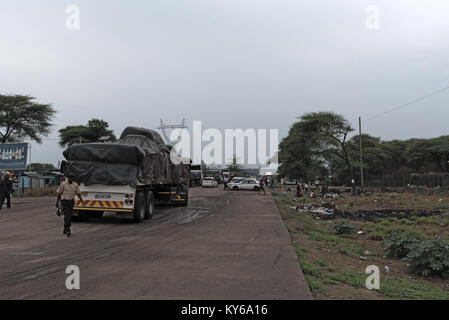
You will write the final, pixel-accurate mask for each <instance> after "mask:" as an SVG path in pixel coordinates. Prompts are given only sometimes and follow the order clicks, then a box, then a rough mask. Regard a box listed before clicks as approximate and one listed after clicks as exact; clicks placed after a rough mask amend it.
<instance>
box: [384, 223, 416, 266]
mask: <svg viewBox="0 0 449 320" xmlns="http://www.w3.org/2000/svg"><path fill="white" fill-rule="evenodd" d="M418 242H419V240H418V239H416V238H415V237H413V236H411V235H409V234H407V233H406V232H404V231H402V230H398V229H396V230H392V231H390V233H389V234H388V237H387V240H385V241H384V242H383V243H382V245H383V246H384V247H386V250H385V251H386V253H387V256H389V257H392V258H399V259H402V258H405V257H406V256H407V254H409V252H410V251H411V250H412V249H413V248H414V247H415V246H416V245H417V244H418Z"/></svg>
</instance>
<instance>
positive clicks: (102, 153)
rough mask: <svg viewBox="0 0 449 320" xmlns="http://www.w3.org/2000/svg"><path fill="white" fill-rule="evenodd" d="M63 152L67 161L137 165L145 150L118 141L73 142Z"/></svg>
mask: <svg viewBox="0 0 449 320" xmlns="http://www.w3.org/2000/svg"><path fill="white" fill-rule="evenodd" d="M63 154H64V157H65V158H66V159H67V160H69V161H72V160H79V161H98V162H109V163H126V164H132V165H139V164H140V163H141V162H142V160H143V158H144V157H145V151H144V150H142V149H141V148H140V147H139V146H136V145H126V144H120V143H84V144H74V145H72V146H70V147H69V148H68V149H67V150H65V151H64V153H63Z"/></svg>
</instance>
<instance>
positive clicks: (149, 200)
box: [145, 191, 154, 220]
mask: <svg viewBox="0 0 449 320" xmlns="http://www.w3.org/2000/svg"><path fill="white" fill-rule="evenodd" d="M145 200H146V207H145V220H148V219H151V218H153V211H154V195H153V191H147V192H146V193H145Z"/></svg>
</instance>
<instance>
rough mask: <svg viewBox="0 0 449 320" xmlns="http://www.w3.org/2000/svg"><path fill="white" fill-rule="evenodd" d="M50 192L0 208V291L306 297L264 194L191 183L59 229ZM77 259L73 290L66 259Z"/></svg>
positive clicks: (8, 294) (17, 295)
mask: <svg viewBox="0 0 449 320" xmlns="http://www.w3.org/2000/svg"><path fill="white" fill-rule="evenodd" d="M54 202H55V199H53V198H41V199H26V200H23V201H22V202H20V203H17V202H16V203H15V204H14V206H13V208H12V209H10V210H5V209H3V210H0V299H310V298H311V294H310V292H309V289H308V287H307V285H306V283H305V281H304V277H303V275H302V272H301V270H300V267H299V264H298V262H297V260H296V255H295V253H294V251H293V248H292V246H291V244H290V239H289V235H288V233H287V230H286V228H285V226H284V225H283V223H282V220H281V218H280V216H279V213H278V211H277V208H276V206H275V204H274V202H273V199H272V198H271V196H270V195H266V196H258V195H257V193H254V192H234V191H227V192H224V191H222V190H221V188H219V189H201V188H193V189H191V194H190V204H189V206H188V207H187V208H186V207H168V206H158V207H157V208H156V213H155V216H154V218H153V220H150V221H146V222H144V223H142V224H134V223H131V222H129V221H128V220H125V219H123V218H122V219H120V218H117V217H116V216H114V215H113V214H112V215H108V216H105V217H103V218H102V219H96V220H91V221H89V222H78V223H76V222H75V223H74V225H73V227H72V232H73V234H72V237H70V238H67V237H65V236H63V235H62V218H58V217H57V216H56V214H55V208H54ZM72 264H74V265H77V266H78V267H79V268H80V274H81V277H80V278H81V288H80V290H67V289H66V287H65V281H66V277H67V276H68V275H67V274H65V269H66V267H67V266H68V265H72Z"/></svg>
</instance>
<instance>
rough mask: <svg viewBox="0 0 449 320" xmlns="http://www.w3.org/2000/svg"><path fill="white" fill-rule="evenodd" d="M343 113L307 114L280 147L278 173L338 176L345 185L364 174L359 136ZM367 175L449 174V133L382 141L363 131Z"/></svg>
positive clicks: (287, 175)
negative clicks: (424, 137)
mask: <svg viewBox="0 0 449 320" xmlns="http://www.w3.org/2000/svg"><path fill="white" fill-rule="evenodd" d="M352 131H353V129H352V127H351V125H350V124H349V122H348V121H347V120H346V119H344V117H343V116H341V115H337V114H334V113H329V112H318V113H308V114H305V115H304V116H302V117H300V121H298V122H296V123H294V124H293V125H292V127H291V128H290V131H289V134H288V136H287V137H285V138H284V139H283V140H282V141H281V143H280V145H279V164H280V166H279V173H280V175H281V176H284V177H289V178H304V179H314V178H318V177H324V176H326V175H331V176H333V177H334V178H335V179H336V180H337V182H338V183H339V184H340V183H341V184H342V183H348V182H349V181H348V180H349V179H348V178H349V177H351V178H355V180H356V181H358V180H359V178H360V153H359V152H360V149H359V148H360V144H359V143H360V140H359V139H360V137H359V135H354V136H352V137H349V136H348V135H349V134H350V133H351V132H352ZM361 138H362V145H363V168H364V173H365V174H367V173H370V174H371V175H385V174H387V175H388V174H398V173H430V172H441V173H446V172H449V136H441V137H438V138H431V139H409V140H403V141H401V140H391V141H382V140H381V139H380V138H378V137H373V136H370V135H368V134H362V135H361Z"/></svg>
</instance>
